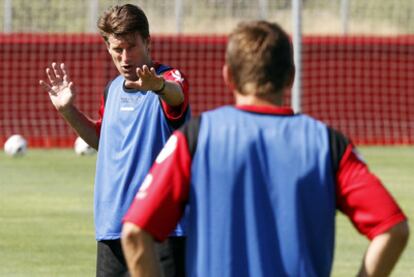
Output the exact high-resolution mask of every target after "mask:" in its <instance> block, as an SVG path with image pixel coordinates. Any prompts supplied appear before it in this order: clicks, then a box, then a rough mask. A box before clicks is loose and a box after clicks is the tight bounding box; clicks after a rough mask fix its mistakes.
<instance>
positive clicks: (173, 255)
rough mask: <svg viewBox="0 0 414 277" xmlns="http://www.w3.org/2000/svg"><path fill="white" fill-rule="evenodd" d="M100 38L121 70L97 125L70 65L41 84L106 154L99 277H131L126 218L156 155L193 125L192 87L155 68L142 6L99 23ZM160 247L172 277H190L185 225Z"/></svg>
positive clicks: (99, 169)
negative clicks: (81, 101) (79, 97)
mask: <svg viewBox="0 0 414 277" xmlns="http://www.w3.org/2000/svg"><path fill="white" fill-rule="evenodd" d="M98 28H99V31H100V33H101V35H102V37H103V39H104V41H105V43H106V46H107V49H108V52H109V54H110V55H111V57H112V60H113V62H114V64H115V66H116V68H117V69H118V71H119V74H120V75H119V76H118V77H116V78H115V79H114V80H112V81H110V82H109V84H108V86H107V88H106V90H105V93H104V96H103V97H102V103H101V109H100V116H101V117H100V119H99V120H98V122H95V121H93V120H91V119H89V118H87V117H86V116H85V115H84V114H83V113H82V112H80V111H79V110H78V109H77V107H76V106H75V104H74V98H75V86H74V84H73V82H72V81H71V80H70V78H69V75H68V73H67V70H66V68H65V65H64V64H63V63H62V64H59V65H58V64H56V63H53V64H52V66H51V67H49V68H47V69H46V74H47V76H48V79H49V82H45V81H40V84H41V85H42V86H43V87H44V88H45V89H46V90H47V91H48V92H49V96H50V99H51V101H52V103H53V105H54V106H55V107H56V109H57V110H58V111H59V112H60V114H61V115H62V116H63V118H64V119H65V120H66V121H67V122H68V123H69V124H70V125H71V126H72V127H73V128H74V129H75V131H76V132H77V133H78V134H79V135H80V136H81V137H82V138H83V139H84V140H85V141H86V142H87V143H88V144H89V145H90V146H92V147H94V148H95V149H98V146H99V149H98V157H97V166H96V178H95V227H96V239H97V241H98V244H97V245H98V246H97V276H127V274H128V268H127V266H126V263H125V258H124V256H123V252H122V249H121V242H120V236H121V227H122V226H121V219H122V217H123V216H124V214H125V212H126V211H127V209H128V207H129V206H130V204H131V202H132V200H133V199H134V196H135V194H136V192H137V191H138V188H139V185H140V184H141V183H142V181H143V180H144V178H145V176H146V174H147V173H148V171H149V170H150V168H151V165H152V163H153V162H154V160H155V158H156V155H157V154H158V153H159V151H160V150H161V149H162V147H163V145H164V143H165V142H166V141H167V139H168V137H169V136H170V135H171V133H172V132H173V130H174V129H176V128H177V127H178V126H180V125H182V124H183V123H184V121H185V120H186V119H187V118H189V113H190V112H189V107H188V95H187V94H188V92H187V91H188V85H187V81H186V80H185V79H184V78H183V76H182V75H181V73H180V71H179V70H177V69H174V68H171V67H169V66H166V65H163V64H159V63H157V62H154V61H152V59H151V57H150V48H151V37H150V34H149V26H148V20H147V17H146V16H145V14H144V12H143V11H142V10H141V9H140V8H139V7H137V6H134V5H130V4H127V5H122V6H114V7H112V8H110V9H108V10H107V11H106V12H105V13H104V14H103V15H102V16H101V18H100V19H99V21H98ZM173 229H174V228H172V229H171V231H172V233H171V234H170V235H171V238H170V239H169V240H167V241H166V242H165V243H164V244H162V245H158V246H157V248H158V250H159V253H160V259H161V260H162V261H163V262H162V264H163V268H164V274H165V276H182V275H183V273H181V272H182V271H184V265H183V261H184V252H183V251H184V249H185V247H184V238H183V237H182V236H183V231H182V229H181V228H180V226H179V227H178V228H177V229H176V230H175V231H173Z"/></svg>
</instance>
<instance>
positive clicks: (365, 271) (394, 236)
mask: <svg viewBox="0 0 414 277" xmlns="http://www.w3.org/2000/svg"><path fill="white" fill-rule="evenodd" d="M408 237H409V228H408V224H407V221H404V222H401V223H399V224H397V225H395V226H394V227H392V228H391V229H390V230H388V231H386V232H384V233H382V234H380V235H377V236H376V237H374V239H373V240H372V241H371V242H370V244H369V246H368V249H367V252H366V253H365V256H364V259H363V261H362V265H361V269H360V271H359V274H358V276H359V277H365V276H389V275H390V273H391V271H392V269H393V268H394V266H395V264H396V263H397V261H398V259H399V257H400V255H401V253H402V251H403V250H404V248H405V246H406V245H407V241H408Z"/></svg>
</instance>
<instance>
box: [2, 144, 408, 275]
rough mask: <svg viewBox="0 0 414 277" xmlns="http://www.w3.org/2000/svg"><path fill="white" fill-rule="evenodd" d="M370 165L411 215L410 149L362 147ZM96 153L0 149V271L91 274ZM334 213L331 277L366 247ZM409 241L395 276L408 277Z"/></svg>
mask: <svg viewBox="0 0 414 277" xmlns="http://www.w3.org/2000/svg"><path fill="white" fill-rule="evenodd" d="M360 150H361V152H362V153H363V155H364V157H365V159H366V160H367V161H368V163H369V164H370V168H371V170H372V171H373V172H375V173H376V174H377V175H378V176H379V177H380V178H381V179H382V180H383V182H384V183H385V185H386V187H387V188H388V189H389V190H390V191H391V192H392V193H393V195H394V197H395V198H396V199H397V200H398V201H399V203H400V204H401V206H402V208H403V209H404V211H405V212H406V214H407V215H408V216H411V215H413V214H414V148H413V147H361V148H360ZM95 159H96V156H87V157H78V156H76V155H75V154H74V152H73V151H72V150H70V149H68V150H38V149H35V150H33V149H29V152H28V154H27V155H26V156H25V157H22V158H10V157H6V156H5V154H4V153H0V276H32V277H36V276H42V277H44V276H94V275H95V262H96V260H95V252H96V244H95V240H94V227H93V179H94V171H95ZM367 243H368V242H367V240H366V239H365V238H364V237H362V236H360V235H359V234H357V232H356V231H355V230H354V229H353V227H352V226H351V224H350V223H349V221H348V219H347V218H345V217H344V216H343V215H341V214H339V213H338V216H337V237H336V252H335V262H334V268H333V272H332V276H344V277H345V276H346V277H347V276H354V275H355V273H356V271H357V270H358V267H359V265H360V261H361V258H362V256H363V253H364V250H365V248H366V246H367ZM413 246H414V242H413V240H410V242H409V245H408V247H407V249H406V250H405V252H404V254H403V258H402V259H401V260H400V262H399V264H398V265H397V267H396V269H395V270H394V272H393V276H414V263H413V261H414V249H413Z"/></svg>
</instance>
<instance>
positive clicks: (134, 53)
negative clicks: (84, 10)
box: [98, 4, 151, 81]
mask: <svg viewBox="0 0 414 277" xmlns="http://www.w3.org/2000/svg"><path fill="white" fill-rule="evenodd" d="M98 29H99V32H100V34H101V36H102V37H103V39H104V40H105V43H106V45H107V47H108V51H109V54H110V55H111V57H112V60H113V61H114V63H115V66H116V67H117V69H118V71H119V72H120V73H121V74H122V75H123V76H124V77H125V78H126V79H128V80H132V81H134V80H137V79H138V77H137V75H136V73H135V70H136V68H137V67H138V66H142V65H144V64H149V63H150V62H151V58H150V46H151V37H150V34H149V24H148V19H147V17H146V15H145V13H144V11H143V10H142V9H141V8H139V7H137V6H135V5H131V4H126V5H121V6H118V5H117V6H113V7H111V8H109V9H108V10H107V11H105V12H104V13H103V14H102V16H101V17H100V18H99V20H98Z"/></svg>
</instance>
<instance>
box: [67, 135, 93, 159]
mask: <svg viewBox="0 0 414 277" xmlns="http://www.w3.org/2000/svg"><path fill="white" fill-rule="evenodd" d="M73 148H74V150H75V153H76V154H78V155H79V156H84V155H92V154H95V153H96V150H95V149H93V148H92V147H90V146H89V144H87V143H86V142H85V141H84V140H83V139H82V138H81V137H77V138H76V140H75V144H74V145H73Z"/></svg>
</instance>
